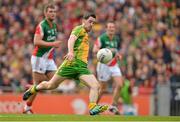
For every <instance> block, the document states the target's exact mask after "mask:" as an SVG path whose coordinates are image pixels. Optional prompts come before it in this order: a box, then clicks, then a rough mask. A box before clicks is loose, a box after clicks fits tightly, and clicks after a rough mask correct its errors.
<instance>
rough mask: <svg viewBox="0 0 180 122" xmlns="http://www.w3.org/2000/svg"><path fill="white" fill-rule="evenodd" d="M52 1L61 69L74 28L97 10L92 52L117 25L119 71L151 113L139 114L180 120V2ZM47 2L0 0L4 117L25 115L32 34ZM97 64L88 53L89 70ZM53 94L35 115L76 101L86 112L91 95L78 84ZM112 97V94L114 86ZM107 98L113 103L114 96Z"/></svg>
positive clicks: (0, 85)
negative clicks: (109, 25)
mask: <svg viewBox="0 0 180 122" xmlns="http://www.w3.org/2000/svg"><path fill="white" fill-rule="evenodd" d="M54 1H55V2H56V4H57V6H58V12H57V20H56V22H57V23H58V25H59V31H60V33H59V34H58V39H60V40H63V42H64V43H63V44H62V46H61V48H58V49H57V50H56V56H55V58H56V62H57V64H58V65H59V64H60V63H61V61H62V57H63V56H64V55H65V54H66V52H67V46H66V45H67V39H68V36H69V34H70V32H71V29H72V28H73V27H74V26H75V25H77V24H79V23H80V18H81V17H82V15H83V13H84V12H86V11H94V10H95V12H96V14H97V17H98V23H97V24H96V25H95V27H94V28H93V33H91V36H90V41H91V47H92V46H93V43H94V41H95V40H96V38H97V36H99V35H100V34H101V33H103V32H104V31H105V26H104V25H105V23H106V22H107V21H108V20H115V23H116V26H117V34H118V35H119V37H121V47H122V49H121V53H122V55H123V61H121V70H122V72H123V74H124V76H126V78H128V79H129V80H130V81H131V83H132V86H133V96H134V99H135V101H138V102H136V104H137V106H138V109H140V108H142V110H146V109H148V110H147V111H148V112H147V113H144V111H142V112H140V111H138V114H139V115H150V114H151V115H167V116H168V115H180V56H179V55H180V37H179V35H180V30H179V27H180V22H179V20H180V8H179V6H180V3H179V2H180V1H179V0H136V1H134V0H54ZM46 3H48V0H26V1H24V0H13V1H12V0H0V113H20V112H21V110H22V104H23V102H22V101H21V93H22V92H23V91H24V90H25V86H26V85H27V84H29V83H32V78H31V66H30V56H31V52H32V49H33V42H32V40H33V33H34V30H35V26H36V24H37V23H38V22H40V21H41V20H42V19H43V13H42V9H43V5H44V4H46ZM91 49H92V48H91ZM95 64H96V59H95V58H94V55H93V54H92V53H91V51H90V57H89V67H90V69H91V70H92V71H93V72H95ZM53 92H54V94H53V95H52V94H51V93H48V94H47V95H39V97H38V98H37V100H36V101H35V105H34V109H35V110H36V111H37V113H38V112H39V113H43V112H45V113H48V111H51V108H53V105H54V104H56V105H57V106H55V108H56V110H52V112H53V111H54V113H58V112H59V111H62V112H64V113H66V112H65V111H63V110H62V109H61V110H60V108H61V107H62V106H63V107H64V106H71V103H68V102H70V101H72V99H74V98H77V100H79V101H78V103H77V104H81V105H82V103H84V104H85V107H86V103H87V100H88V96H87V93H88V90H87V88H86V87H84V86H82V85H79V86H77V87H76V84H74V82H66V83H64V84H62V86H60V87H59V88H58V89H57V90H55V91H53ZM108 92H109V93H111V92H112V85H111V83H110V84H109V89H108ZM76 93H79V94H80V95H78V94H76ZM54 95H55V96H54ZM53 96H54V97H55V98H53ZM146 98H147V99H146ZM103 99H104V101H103V102H108V103H110V101H111V96H109V95H107V96H105V97H104V98H103ZM106 99H107V101H106ZM50 100H52V101H50ZM66 100H69V101H68V102H67V101H66ZM41 101H42V102H41ZM43 103H45V104H43ZM66 103H67V104H66ZM39 104H41V105H39ZM41 109H43V110H42V111H40V110H41ZM67 109H68V110H69V112H67V113H76V112H74V111H73V110H71V109H72V108H67ZM57 110H58V111H57ZM36 111H35V112H36ZM60 113H61V112H60ZM85 113H86V112H85ZM77 114H81V113H78V112H77ZM82 114H84V113H82Z"/></svg>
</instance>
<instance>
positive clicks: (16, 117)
mask: <svg viewBox="0 0 180 122" xmlns="http://www.w3.org/2000/svg"><path fill="white" fill-rule="evenodd" d="M0 121H1V122H6V121H17V122H24V121H28V122H31V121H36V122H37V121H39V122H40V121H41V122H42V121H46V122H50V121H51V122H52V121H61V122H62V121H66V122H67V121H69V122H70V121H71V122H72V121H83V122H87V121H88V122H90V121H93V122H94V121H101V122H103V121H107V122H112V121H116V122H117V121H119V122H124V121H125V122H126V121H131V122H132V121H136V122H138V121H147V122H152V121H153V122H155V121H156V122H157V121H159V122H162V121H168V122H172V121H180V117H170V116H167V117H162V116H114V115H98V116H89V115H54V114H50V115H49V114H47V115H40V114H35V115H23V114H0Z"/></svg>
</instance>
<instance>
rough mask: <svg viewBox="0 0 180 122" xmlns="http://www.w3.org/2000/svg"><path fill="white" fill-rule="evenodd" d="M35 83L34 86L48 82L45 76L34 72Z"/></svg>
mask: <svg viewBox="0 0 180 122" xmlns="http://www.w3.org/2000/svg"><path fill="white" fill-rule="evenodd" d="M32 77H33V82H34V84H39V83H40V82H42V81H46V80H48V78H47V77H46V75H45V74H43V73H38V72H32Z"/></svg>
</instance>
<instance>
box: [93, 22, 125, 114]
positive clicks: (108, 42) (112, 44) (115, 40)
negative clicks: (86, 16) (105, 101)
mask: <svg viewBox="0 0 180 122" xmlns="http://www.w3.org/2000/svg"><path fill="white" fill-rule="evenodd" d="M101 48H109V49H110V50H111V51H112V53H113V56H114V58H113V59H112V60H111V61H110V62H109V63H108V64H102V63H100V62H98V64H97V68H96V70H97V77H98V80H99V81H100V82H101V87H102V91H101V92H100V96H102V94H103V92H104V91H105V90H106V88H107V82H108V81H109V80H110V79H111V78H112V79H113V82H114V83H115V85H114V86H115V87H113V102H112V107H111V108H110V109H109V110H110V111H111V112H113V113H114V114H120V113H119V111H118V99H119V90H120V89H121V87H122V84H123V78H122V73H121V70H120V68H119V65H118V63H117V60H118V59H119V48H120V39H119V37H117V36H116V34H115V24H114V22H108V23H107V26H106V32H105V33H103V34H102V35H100V36H99V37H98V39H97V40H96V43H95V45H94V48H93V52H94V53H96V52H98V50H99V49H101ZM99 99H100V98H99Z"/></svg>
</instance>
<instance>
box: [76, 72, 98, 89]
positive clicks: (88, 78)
mask: <svg viewBox="0 0 180 122" xmlns="http://www.w3.org/2000/svg"><path fill="white" fill-rule="evenodd" d="M79 79H80V80H81V81H82V82H83V83H85V84H86V85H87V86H88V87H91V88H92V87H98V88H99V87H100V84H99V82H98V81H97V79H96V77H95V76H94V75H93V74H88V75H81V76H80V77H79Z"/></svg>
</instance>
